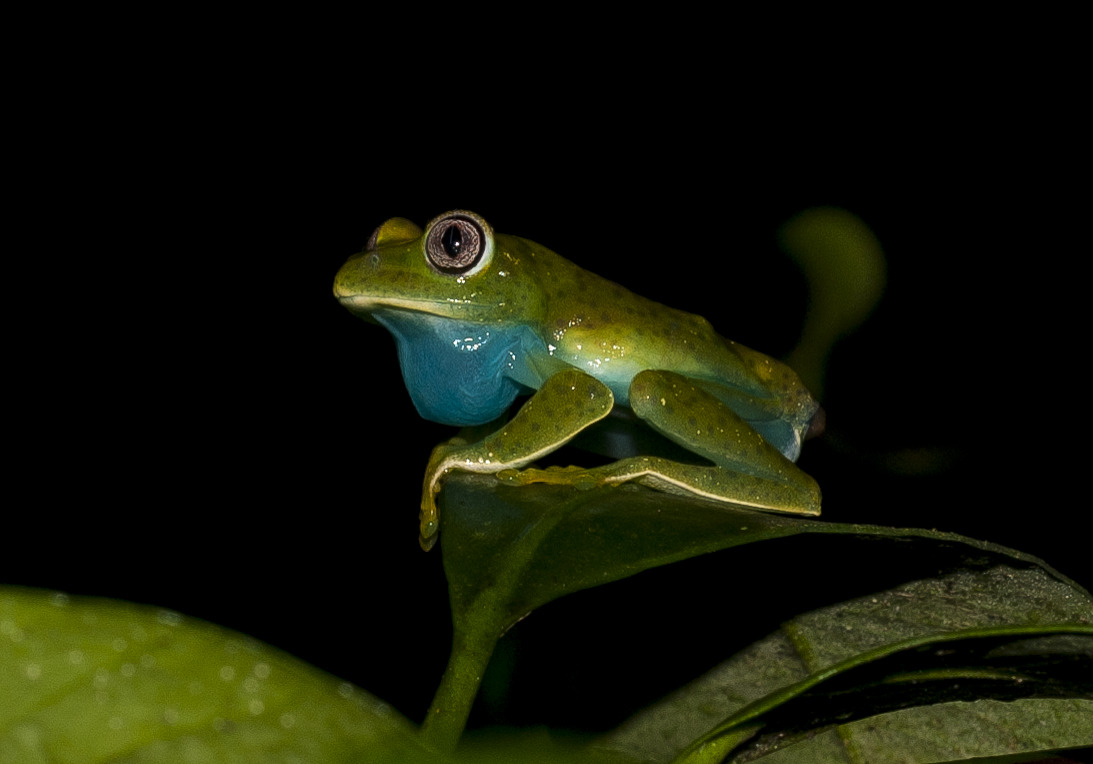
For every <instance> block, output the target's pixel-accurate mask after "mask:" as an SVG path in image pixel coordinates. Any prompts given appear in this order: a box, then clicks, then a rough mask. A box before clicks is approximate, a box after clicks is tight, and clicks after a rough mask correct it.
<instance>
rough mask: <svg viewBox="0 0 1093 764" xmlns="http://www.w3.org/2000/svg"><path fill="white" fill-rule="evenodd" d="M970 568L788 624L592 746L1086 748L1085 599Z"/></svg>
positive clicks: (718, 754)
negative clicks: (696, 743) (694, 742)
mask: <svg viewBox="0 0 1093 764" xmlns="http://www.w3.org/2000/svg"><path fill="white" fill-rule="evenodd" d="M977 557H978V559H975V558H969V559H968V560H967V561H966V563H965V565H966V567H962V568H957V569H954V570H951V571H949V572H948V573H945V574H941V575H938V576H936V577H934V578H927V579H921V580H916V581H910V582H907V583H905V584H902V585H899V586H896V587H894V588H892V589H890V590H887V591H883V592H878V593H876V594H872V595H868V596H865V597H861V598H857V599H854V600H850V601H847V602H842V603H838V604H835V605H832V606H829V607H826V608H822V609H820V610H817V611H814V612H811V613H806V614H803V615H801V616H799V617H797V618H795V619H793V620H792V621H791V622H789V623H787V624H785V625H784V626H783V627H782V629H780V630H779V631H778V632H775V633H774V634H771V635H769V636H768V637H766V638H765V639H763V640H761V641H760V642H758V643H756V644H754V645H752V646H751V647H750V648H748V649H747V650H745V651H743V652H742V653H740V654H738V655H736V656H734V657H732V658H731V659H729V660H728V661H726V662H725V663H723V664H722V665H721V666H719V667H717V668H715V669H714V670H713V671H711V672H709V673H708V674H707V675H705V676H704V677H701V678H700V679H698V680H696V681H695V682H693V683H691V684H690V685H688V686H687V687H685V688H683V689H682V690H680V691H678V692H677V693H675V694H674V695H673V696H671V697H669V698H667V699H665V700H664V701H662V702H661V703H659V704H657V705H656V706H654V707H652V708H649V709H646V710H645V711H643V712H642V713H641V714H639V715H637V716H636V717H634V718H633V719H631V720H630V721H629V722H628V723H627V724H625V725H624V726H623V727H622V728H620V729H619V730H617V731H616V732H614V733H612V734H611V735H609V736H607V737H606V738H605V739H604V740H603V741H602V745H604V746H605V747H608V748H611V749H613V750H618V751H625V752H628V753H630V754H632V755H635V756H643V757H644V760H646V761H649V762H666V761H672V760H674V759H675V757H676V755H677V754H678V753H679V752H680V751H681V750H683V749H684V748H685V747H686V746H687V745H688V744H689V743H690V742H691V741H692V740H695V739H696V738H701V739H702V740H703V741H704V743H705V744H706V748H705V749H703V748H701V747H699V746H694V747H692V749H691V751H690V752H689V754H688V755H687V756H685V757H683V758H681V759H679V761H687V762H706V761H721V760H722V759H723V758H724V757H725V756H728V755H729V753H730V752H732V751H735V750H737V748H738V747H740V746H745V748H744V751H746V754H745V753H744V751H739V752H738V753H737V755H738V756H740V757H742V758H741V759H740V760H752V759H751V758H747V757H756V758H760V757H761V755H764V754H770V756H771V758H770V760H771V761H779V762H791V761H792V762H798V761H800V762H826V761H832V762H846V761H868V762H871V763H872V762H877V763H878V764H879V763H880V762H888V761H891V762H906V763H907V764H912V763H913V762H931V761H957V760H961V759H964V758H969V757H971V756H987V755H1002V754H1011V753H1015V752H1030V751H1045V750H1054V749H1056V748H1062V747H1067V746H1075V745H1088V744H1093V714H1091V713H1089V712H1090V711H1093V706H1091V705H1090V702H1091V701H1090V700H1087V699H1088V698H1093V627H1090V626H1089V625H1088V624H1089V623H1090V622H1091V621H1093V600H1091V598H1090V597H1089V595H1088V594H1087V593H1086V592H1084V591H1083V590H1081V589H1080V588H1078V587H1076V586H1074V585H1072V584H1071V583H1069V582H1067V581H1065V580H1064V579H1061V578H1060V577H1057V576H1056V575H1054V574H1052V573H1051V572H1050V571H1049V570H1046V569H1044V568H1041V567H1038V566H1034V565H1027V564H1022V563H1023V562H1025V560H1018V559H1015V558H1009V559H1007V556H1005V555H1001V554H997V553H995V554H990V555H977ZM1007 624H1008V625H1007ZM1015 699H1020V700H1018V701H1017V703H1001V702H995V701H997V700H1015ZM955 701H960V702H955ZM973 701H974V702H973ZM903 706H917V707H915V708H909V709H906V710H899V709H901V708H902V707H903ZM856 719H864V721H861V722H856V723H851V722H853V721H854V720H856ZM1077 719H1084V723H1082V724H1078V723H1076V722H1075V720H1077ZM836 725H841V726H839V728H838V731H837V733H831V734H829V735H819V736H817V733H818V732H822V731H823V730H825V729H828V728H831V727H834V726H836ZM999 730H1007V731H1008V732H1007V734H1004V735H1003V734H1000V732H999ZM798 740H803V741H804V742H801V743H800V744H799V745H797V746H794V747H791V748H788V749H785V750H783V751H779V752H778V753H777V754H772V753H771V752H772V751H775V750H776V749H777V748H778V747H782V746H785V745H788V744H789V743H791V742H796V741H798ZM726 760H732V761H735V760H737V759H733V758H730V759H726ZM764 760H766V759H764Z"/></svg>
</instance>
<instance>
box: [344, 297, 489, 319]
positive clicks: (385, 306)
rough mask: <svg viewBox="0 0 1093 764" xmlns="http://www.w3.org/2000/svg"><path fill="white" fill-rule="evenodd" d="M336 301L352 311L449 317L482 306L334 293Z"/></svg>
mask: <svg viewBox="0 0 1093 764" xmlns="http://www.w3.org/2000/svg"><path fill="white" fill-rule="evenodd" d="M336 296H337V298H338V302H340V303H341V304H342V305H344V306H345V307H346V308H347V309H349V310H350V311H352V312H354V313H373V312H375V311H377V310H405V311H409V312H411V313H428V314H429V315H432V316H443V317H445V318H449V317H452V316H455V315H458V314H459V313H460V311H461V310H466V311H468V312H473V311H475V310H478V309H479V308H481V307H482V306H481V305H480V304H479V303H476V302H468V301H461V302H453V301H451V300H411V299H406V298H397V297H369V296H367V295H359V294H358V295H344V296H342V295H336Z"/></svg>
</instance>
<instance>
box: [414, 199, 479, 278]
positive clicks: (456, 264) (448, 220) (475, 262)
mask: <svg viewBox="0 0 1093 764" xmlns="http://www.w3.org/2000/svg"><path fill="white" fill-rule="evenodd" d="M489 245H490V241H489V235H488V234H487V232H486V230H484V227H483V225H482V224H480V223H479V221H477V220H475V219H473V218H471V217H469V216H467V215H465V214H451V215H447V216H444V217H441V218H439V219H438V220H437V221H436V222H434V223H433V224H432V225H431V226H430V227H429V234H428V236H427V237H426V239H425V254H426V256H427V257H428V258H429V263H430V264H431V265H432V266H433V267H434V268H436V269H437V270H438V271H440V272H441V273H459V274H469V273H472V272H474V271H476V270H478V269H477V268H476V267H475V266H479V265H484V264H485V259H486V258H485V257H484V255H486V253H487V252H488V250H489V248H490V246H489Z"/></svg>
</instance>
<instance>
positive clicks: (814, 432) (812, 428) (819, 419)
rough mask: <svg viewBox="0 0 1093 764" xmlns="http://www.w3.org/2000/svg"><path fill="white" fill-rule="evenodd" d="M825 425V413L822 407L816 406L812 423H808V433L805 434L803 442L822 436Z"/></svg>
mask: <svg viewBox="0 0 1093 764" xmlns="http://www.w3.org/2000/svg"><path fill="white" fill-rule="evenodd" d="M826 424H827V412H825V411H824V407H823V406H817V407H816V413H815V414H813V415H812V421H811V422H809V423H808V432H806V433H805V440H808V439H809V438H815V437H817V436H818V435H822V434H823V431H824V426H825V425H826Z"/></svg>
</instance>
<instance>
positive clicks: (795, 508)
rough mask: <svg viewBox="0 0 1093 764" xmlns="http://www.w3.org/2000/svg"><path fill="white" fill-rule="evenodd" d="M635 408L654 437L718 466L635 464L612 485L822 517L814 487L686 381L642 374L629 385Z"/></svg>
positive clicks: (625, 465)
mask: <svg viewBox="0 0 1093 764" xmlns="http://www.w3.org/2000/svg"><path fill="white" fill-rule="evenodd" d="M630 406H631V408H632V409H633V410H634V413H636V414H637V415H638V416H639V417H641V418H642V419H644V420H645V421H646V422H648V423H649V424H650V425H651V426H652V427H653V429H655V430H657V431H658V432H660V433H661V434H662V435H664V436H665V437H667V438H669V439H670V440H672V441H674V442H676V443H678V444H679V445H681V446H683V447H684V448H686V449H688V450H689V451H692V452H694V453H696V454H699V455H700V456H702V457H704V458H706V459H709V460H710V461H711V462H713V463H714V466H703V465H690V464H681V463H677V462H673V461H669V460H667V459H654V458H642V457H636V458H634V459H627V460H624V461H622V462H619V463H617V465H612V466H614V467H615V468H616V470H617V473H618V475H617V477H616V478H615V479H613V480H611V481H610V482H620V481H621V480H637V481H638V482H641V483H646V484H650V485H653V486H654V487H657V488H660V489H661V490H672V491H676V492H680V491H682V492H686V493H694V494H697V495H700V496H704V497H706V498H711V499H717V500H721V501H729V502H732V503H734V504H742V505H745V506H752V507H755V508H757V509H765V510H771V511H777V512H789V513H793V514H806V515H818V514H819V513H820V490H819V487H818V486H817V485H816V481H814V480H813V479H812V478H811V477H809V476H808V475H807V474H805V473H804V472H802V471H801V470H800V469H798V468H797V466H796V465H795V464H793V462H791V461H789V460H788V459H786V458H785V456H783V455H782V453H781V452H780V451H779V450H778V449H777V448H775V447H774V446H772V445H770V444H769V443H767V442H766V441H765V440H763V438H762V436H760V435H759V433H757V432H756V431H755V430H753V429H752V428H751V427H750V426H749V425H748V423H747V422H745V421H744V420H743V419H741V418H740V417H739V416H738V415H737V414H736V413H735V412H734V411H733V410H732V409H730V408H729V407H728V406H726V405H725V404H723V403H722V402H721V401H719V400H718V399H717V398H715V397H714V396H712V395H710V394H709V393H707V392H705V391H704V390H702V389H701V388H699V387H698V386H696V385H695V384H693V383H692V382H691V381H690V380H689V379H687V378H686V377H684V376H681V375H679V374H675V373H673V372H668V371H660V370H654V371H644V372H641V373H640V374H638V375H637V376H636V377H634V380H633V382H632V383H631V385H630Z"/></svg>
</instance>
